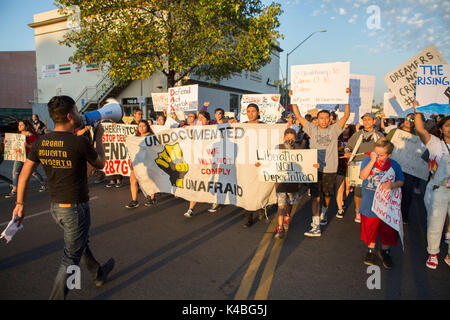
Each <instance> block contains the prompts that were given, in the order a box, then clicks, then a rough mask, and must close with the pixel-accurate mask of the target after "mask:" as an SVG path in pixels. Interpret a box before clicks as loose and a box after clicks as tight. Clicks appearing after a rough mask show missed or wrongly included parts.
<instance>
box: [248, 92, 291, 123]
mask: <svg viewBox="0 0 450 320" xmlns="http://www.w3.org/2000/svg"><path fill="white" fill-rule="evenodd" d="M250 103H254V104H256V105H257V106H258V108H259V114H260V119H259V120H260V121H262V122H264V123H276V122H277V120H278V119H280V118H281V113H282V112H283V110H284V108H283V107H281V106H280V95H279V94H244V95H242V100H241V115H240V122H245V121H248V117H247V106H248V105H249V104H250Z"/></svg>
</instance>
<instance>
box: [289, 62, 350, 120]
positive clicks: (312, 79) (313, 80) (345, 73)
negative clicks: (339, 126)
mask: <svg viewBox="0 0 450 320" xmlns="http://www.w3.org/2000/svg"><path fill="white" fill-rule="evenodd" d="M349 83H350V62H334V63H321V64H308V65H297V66H292V67H291V90H292V97H291V103H292V104H297V105H298V107H299V110H300V112H302V113H306V112H307V110H309V109H312V108H311V106H312V107H313V108H314V107H315V106H316V105H317V104H347V103H348V94H347V88H348V87H349Z"/></svg>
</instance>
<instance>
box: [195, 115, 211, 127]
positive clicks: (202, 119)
mask: <svg viewBox="0 0 450 320" xmlns="http://www.w3.org/2000/svg"><path fill="white" fill-rule="evenodd" d="M198 120H199V121H200V123H201V124H202V126H206V125H208V124H209V123H208V119H206V117H205V116H204V115H202V114H199V115H198Z"/></svg>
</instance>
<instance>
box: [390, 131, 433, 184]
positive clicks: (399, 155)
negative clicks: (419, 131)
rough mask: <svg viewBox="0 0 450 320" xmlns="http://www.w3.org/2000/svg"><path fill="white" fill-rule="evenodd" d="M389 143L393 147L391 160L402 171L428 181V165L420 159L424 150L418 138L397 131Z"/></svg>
mask: <svg viewBox="0 0 450 320" xmlns="http://www.w3.org/2000/svg"><path fill="white" fill-rule="evenodd" d="M391 142H392V143H393V144H394V146H395V148H394V151H393V152H392V156H391V158H392V159H394V160H395V161H397V162H398V163H399V164H400V166H401V167H402V171H403V172H405V173H407V174H410V175H413V176H415V177H417V178H420V179H422V180H428V163H427V162H426V161H425V160H423V159H422V155H423V154H424V152H425V150H426V148H425V146H424V145H423V144H422V142H421V141H420V139H419V137H418V136H415V135H413V134H411V133H409V132H406V131H403V130H400V129H397V130H396V131H395V133H394V135H393V137H392V139H391Z"/></svg>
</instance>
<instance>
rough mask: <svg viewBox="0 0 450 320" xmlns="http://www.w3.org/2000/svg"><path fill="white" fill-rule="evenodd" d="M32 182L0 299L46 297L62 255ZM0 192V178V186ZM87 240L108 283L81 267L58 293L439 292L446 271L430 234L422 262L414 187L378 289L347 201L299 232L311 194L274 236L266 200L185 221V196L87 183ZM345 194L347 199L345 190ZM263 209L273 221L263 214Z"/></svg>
mask: <svg viewBox="0 0 450 320" xmlns="http://www.w3.org/2000/svg"><path fill="white" fill-rule="evenodd" d="M37 189H38V186H37V184H36V183H35V182H32V183H31V184H30V187H29V191H28V197H27V200H26V203H27V205H26V212H27V218H26V219H25V220H24V228H23V230H21V231H19V232H18V233H17V234H16V236H15V237H14V238H13V240H12V241H11V242H10V243H9V244H6V242H5V241H4V240H1V244H0V283H1V284H2V285H1V286H0V298H1V299H13V300H16V299H33V300H36V299H47V298H48V296H49V294H50V291H51V288H52V285H53V281H54V277H55V275H56V271H57V269H58V267H59V263H60V260H61V256H62V252H63V238H62V236H63V234H62V230H61V229H60V228H59V227H58V226H57V225H56V223H55V222H54V221H53V219H52V217H51V215H50V213H49V201H50V200H49V192H48V191H46V192H43V193H38V192H37ZM8 191H9V189H8V187H7V186H6V184H2V185H1V186H0V193H1V194H2V195H4V194H6V193H7V192H8ZM90 197H91V201H90V206H91V219H92V222H91V232H90V247H91V249H92V251H93V253H94V256H95V257H96V258H97V260H98V261H99V262H100V263H101V264H103V263H105V262H106V261H107V260H108V259H109V258H110V257H114V258H115V260H116V266H115V268H114V270H113V271H112V273H111V274H110V277H109V280H108V282H107V283H105V285H104V286H103V287H101V288H96V287H95V286H94V284H93V282H92V280H91V279H90V277H89V274H88V272H87V269H86V268H85V267H82V268H81V290H76V289H75V290H72V291H71V292H70V293H69V295H68V299H70V300H72V299H79V300H85V299H100V300H104V299H111V300H128V299H133V300H134V299H137V300H233V299H238V300H247V299H250V300H252V299H258V300H266V299H268V300H299V299H345V300H358V299H370V300H372V299H380V300H383V299H450V291H449V290H448V287H449V284H450V268H449V267H448V266H447V265H446V264H445V262H444V261H443V258H444V255H445V253H446V252H447V244H445V243H444V242H443V241H442V243H441V253H440V254H439V265H438V268H437V269H436V270H430V269H428V268H427V267H426V266H425V261H426V258H427V252H426V214H425V209H424V208H423V207H422V206H421V205H420V204H419V202H418V197H419V196H417V195H414V200H413V205H412V207H411V210H412V211H411V213H410V224H409V225H408V226H405V238H404V240H405V250H404V251H403V249H402V247H401V245H400V241H399V245H398V246H397V247H396V248H394V249H393V250H392V257H393V262H394V268H393V269H392V270H385V269H383V267H382V266H381V267H380V269H381V270H380V271H381V272H380V276H381V279H380V289H372V290H370V289H368V286H367V282H368V279H369V277H370V276H371V274H370V273H369V274H368V273H367V266H366V265H364V264H363V260H364V257H365V254H366V250H367V249H366V247H365V245H364V243H363V242H362V241H361V240H360V225H359V224H356V223H354V222H353V218H354V214H353V211H354V205H353V202H352V201H347V206H348V207H347V209H346V214H345V216H344V219H337V218H336V217H335V212H336V204H335V201H334V200H333V202H332V205H331V206H330V208H329V215H328V219H329V222H328V225H327V226H326V227H325V228H323V229H322V237H320V238H314V239H310V238H306V237H305V236H304V235H303V233H304V232H305V231H306V230H308V228H309V224H310V222H311V202H310V200H309V197H308V195H307V194H306V193H304V194H303V196H302V197H301V201H300V203H299V205H298V207H297V210H296V213H295V216H294V217H293V219H292V222H291V226H290V228H289V231H288V233H287V237H286V238H285V239H284V240H281V241H280V240H275V239H274V237H273V235H274V230H275V227H276V225H275V224H276V217H275V214H274V213H275V208H271V209H270V210H269V212H268V217H269V220H268V221H265V220H263V221H258V222H257V223H255V224H254V225H253V226H252V227H251V228H249V229H244V228H243V227H242V224H243V221H244V215H243V213H244V211H243V210H242V209H241V208H237V207H234V206H226V207H223V208H221V209H220V210H218V211H217V212H215V213H210V212H208V211H207V209H208V208H209V207H210V205H209V204H198V205H197V207H196V208H195V213H196V215H195V216H194V217H193V218H191V219H186V218H185V217H184V216H183V214H184V212H185V211H186V210H187V208H188V202H187V201H185V200H183V199H177V198H174V197H173V196H171V195H158V196H157V198H158V204H157V205H156V206H155V207H145V206H144V197H143V195H142V193H140V194H139V201H140V206H139V208H136V209H126V208H125V205H126V204H127V203H128V202H129V201H130V200H131V199H130V197H131V196H130V190H129V183H128V179H124V186H123V187H122V188H111V189H107V188H105V184H104V183H103V184H94V183H93V179H92V178H91V183H90ZM348 200H351V199H348ZM0 206H1V208H2V210H1V213H0V224H1V226H0V227H1V229H2V230H3V229H4V228H5V227H6V225H7V223H8V222H9V220H10V219H11V212H12V209H13V207H14V199H4V198H3V196H2V198H1V199H0ZM274 218H275V219H274Z"/></svg>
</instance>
